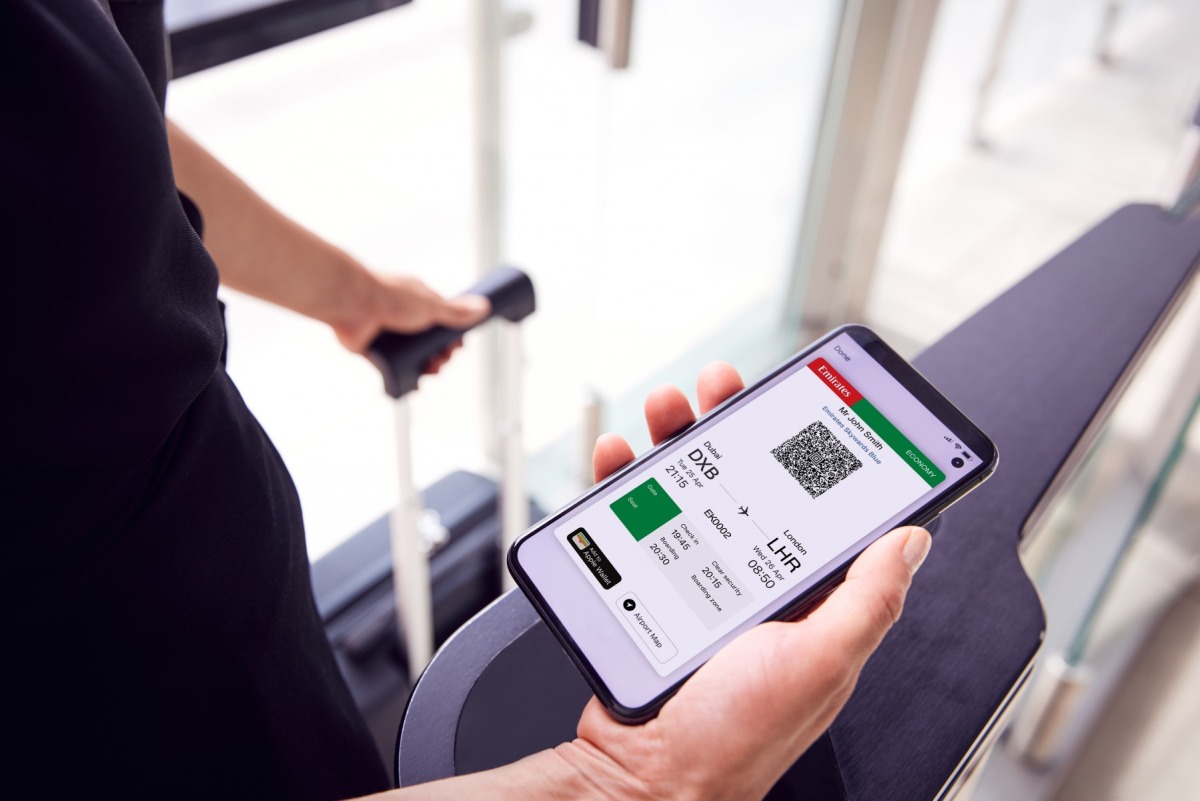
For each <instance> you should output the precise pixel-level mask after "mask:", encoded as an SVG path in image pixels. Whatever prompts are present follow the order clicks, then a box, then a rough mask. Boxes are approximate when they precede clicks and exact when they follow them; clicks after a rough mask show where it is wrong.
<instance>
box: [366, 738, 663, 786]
mask: <svg viewBox="0 0 1200 801" xmlns="http://www.w3.org/2000/svg"><path fill="white" fill-rule="evenodd" d="M640 797H643V794H642V793H639V792H636V788H633V787H631V786H630V783H629V776H628V774H627V773H625V772H624V771H622V770H621V769H620V768H619V767H617V766H616V764H615V763H613V761H612V760H611V759H610V758H609V757H607V756H605V755H604V754H603V753H601V752H600V751H599V750H597V749H596V748H595V747H594V746H592V745H591V744H589V743H587V742H585V741H583V740H575V741H573V742H570V743H563V744H562V745H560V746H558V747H557V748H554V749H551V750H548V751H540V752H538V753H536V754H533V755H532V756H528V757H526V758H525V759H522V760H520V761H518V762H514V763H512V764H511V765H505V766H504V767H500V768H495V769H494V770H486V771H482V772H480V773H470V774H467V775H465V776H455V777H454V778H451V779H443V780H441V781H436V782H430V783H429V784H420V785H416V786H413V787H406V788H403V789H400V790H389V791H387V792H385V793H379V794H377V795H372V796H369V797H368V798H369V799H370V801H442V800H443V799H444V800H445V801H462V799H464V798H521V799H530V801H558V799H564V800H565V799H580V798H587V799H617V798H620V799H631V798H632V799H636V798H640ZM361 801H367V799H361Z"/></svg>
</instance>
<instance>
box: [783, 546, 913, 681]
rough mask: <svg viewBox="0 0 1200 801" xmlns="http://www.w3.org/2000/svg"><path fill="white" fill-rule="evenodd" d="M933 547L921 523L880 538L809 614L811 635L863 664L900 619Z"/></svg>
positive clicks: (807, 624)
mask: <svg viewBox="0 0 1200 801" xmlns="http://www.w3.org/2000/svg"><path fill="white" fill-rule="evenodd" d="M929 546H930V539H929V532H928V531H926V530H925V529H923V528H919V527H917V526H905V527H904V528H900V529H896V530H895V531H892V532H891V533H889V534H887V535H885V536H883V537H881V538H879V540H878V541H876V542H875V543H873V544H872V545H871V547H869V548H867V549H866V550H865V551H863V552H862V554H860V555H859V557H858V558H857V559H856V560H855V562H854V564H853V565H851V566H850V570H849V572H848V573H847V574H846V581H845V583H843V584H842V585H841V586H840V587H838V588H837V590H836V591H834V593H833V594H832V595H830V596H829V598H828V599H827V600H826V601H825V603H823V604H821V606H819V607H818V608H817V609H816V610H815V611H813V613H812V614H811V615H809V616H808V618H807V620H806V621H805V623H806V627H807V628H808V629H809V632H808V633H809V635H810V636H812V635H813V634H816V636H817V637H818V640H817V641H818V642H823V643H824V644H825V645H826V647H827V648H828V649H829V650H830V651H831V652H834V653H838V654H842V655H844V656H845V657H846V658H847V659H849V660H853V661H855V662H857V663H858V664H859V665H861V664H862V663H864V662H866V661H867V657H869V656H870V655H871V653H872V652H874V650H875V649H876V648H877V647H878V646H879V643H880V641H881V640H883V636H884V635H885V634H887V632H888V629H890V628H891V627H892V624H893V623H895V622H896V621H897V620H899V618H900V612H901V611H902V610H903V609H904V599H905V596H906V595H907V594H908V588H909V586H910V584H911V583H912V576H913V574H914V573H916V572H917V569H918V568H919V567H920V566H921V563H922V562H923V561H925V557H926V555H927V554H928V553H929ZM817 630H819V633H817Z"/></svg>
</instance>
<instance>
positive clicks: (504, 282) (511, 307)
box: [367, 267, 537, 398]
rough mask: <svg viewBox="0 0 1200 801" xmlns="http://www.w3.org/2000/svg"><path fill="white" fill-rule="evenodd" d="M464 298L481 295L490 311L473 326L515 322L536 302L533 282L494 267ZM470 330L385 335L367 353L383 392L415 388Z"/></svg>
mask: <svg viewBox="0 0 1200 801" xmlns="http://www.w3.org/2000/svg"><path fill="white" fill-rule="evenodd" d="M463 294H464V295H483V296H484V297H485V298H487V299H488V300H490V301H491V303H492V311H491V313H490V314H489V315H488V316H487V317H485V318H484V319H483V320H480V321H479V323H476V325H480V324H482V323H483V322H484V321H485V320H489V319H491V318H492V317H503V318H504V319H506V320H511V321H512V322H514V323H515V322H518V321H520V320H523V319H525V318H526V317H528V316H529V315H531V314H533V310H534V308H536V305H537V304H536V301H535V298H534V294H533V282H532V281H530V280H529V276H528V275H526V274H525V273H523V272H521V271H520V270H518V269H516V268H515V267H497V268H496V269H494V270H492V271H491V272H490V273H488V274H487V275H485V276H484V277H483V279H482V280H481V281H480V282H479V283H478V284H476V285H475V286H473V287H471V288H470V289H468V290H467V291H466V292H464V293H463ZM468 330H469V329H466V328H461V329H460V328H443V327H442V326H440V325H439V326H434V327H433V328H430V329H429V330H428V331H422V332H421V333H419V334H397V333H395V332H393V331H385V332H383V333H382V334H380V335H379V336H377V337H376V338H375V341H374V342H372V343H371V346H370V347H369V348H368V349H367V358H369V359H370V360H371V363H372V364H374V365H375V366H376V367H378V368H379V372H381V373H383V388H384V389H385V390H387V393H388V394H389V395H391V396H392V397H393V398H399V397H401V396H402V395H404V394H405V393H408V392H412V391H413V390H414V389H416V388H417V379H418V378H420V377H421V373H423V372H425V367H426V366H427V365H428V364H429V362H431V361H432V360H433V358H434V357H435V356H437V355H438V354H439V353H441V352H442V351H444V350H446V348H448V347H450V346H451V345H452V344H454V343H455V342H456V341H458V340H459V339H461V338H462V335H463V334H465V333H466V332H467V331H468Z"/></svg>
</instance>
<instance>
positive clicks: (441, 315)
mask: <svg viewBox="0 0 1200 801" xmlns="http://www.w3.org/2000/svg"><path fill="white" fill-rule="evenodd" d="M358 294H359V297H358V298H357V299H356V302H355V303H354V312H353V313H352V314H350V315H347V316H346V317H344V318H342V319H339V320H338V321H336V322H331V323H330V326H331V327H332V328H333V331H334V333H335V334H337V337H338V340H339V341H341V343H342V344H343V345H344V346H345V347H346V348H348V349H349V350H352V351H354V352H355V353H363V352H365V351H366V349H367V346H368V345H370V344H371V342H372V341H373V340H374V339H375V337H377V336H378V335H379V334H380V333H381V332H383V331H397V332H399V333H401V334H415V333H419V332H421V331H425V330H427V329H429V328H432V327H433V326H435V325H441V326H445V327H446V328H470V327H471V326H472V325H475V324H476V323H478V322H479V321H480V320H482V319H483V318H485V317H487V315H488V312H489V311H490V310H491V304H490V303H489V302H488V299H487V298H485V297H481V296H479V295H464V296H462V297H458V298H444V297H442V296H441V295H439V294H438V293H437V292H435V291H433V290H432V289H430V288H429V287H428V286H426V285H425V283H424V282H423V281H421V280H420V279H418V278H413V277H411V276H376V275H370V276H369V278H368V280H367V281H366V282H364V287H363V289H362V290H361V291H360V292H359V293H358ZM461 345H462V341H461V340H459V341H458V342H456V343H454V344H453V345H451V346H450V347H449V348H447V349H446V350H445V351H444V352H443V353H441V354H439V355H438V356H436V357H435V358H434V359H433V360H431V361H430V363H429V364H428V365H427V366H426V368H425V372H426V373H427V374H432V373H436V372H437V371H438V370H440V369H441V368H442V366H443V365H444V364H445V363H446V361H447V360H448V359H449V358H450V355H451V354H452V353H453V352H454V351H455V350H457V349H458V348H459V347H460V346H461Z"/></svg>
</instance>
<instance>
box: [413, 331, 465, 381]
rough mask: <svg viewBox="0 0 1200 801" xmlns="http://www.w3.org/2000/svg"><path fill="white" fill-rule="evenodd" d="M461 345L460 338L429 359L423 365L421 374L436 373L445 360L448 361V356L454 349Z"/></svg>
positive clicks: (443, 365)
mask: <svg viewBox="0 0 1200 801" xmlns="http://www.w3.org/2000/svg"><path fill="white" fill-rule="evenodd" d="M462 346H463V341H462V340H461V339H460V340H458V341H457V342H455V343H454V344H453V345H451V346H450V347H448V348H446V349H445V350H444V351H442V352H441V353H439V354H438V355H437V356H434V357H433V358H432V359H430V360H429V364H427V365H425V370H424V371H423V373H422V374H423V375H437V373H438V372H439V371H440V370H441V369H442V368H443V367H445V366H446V362H448V361H450V357H451V356H453V355H454V351H456V350H458V349H459V348H461V347H462Z"/></svg>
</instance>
